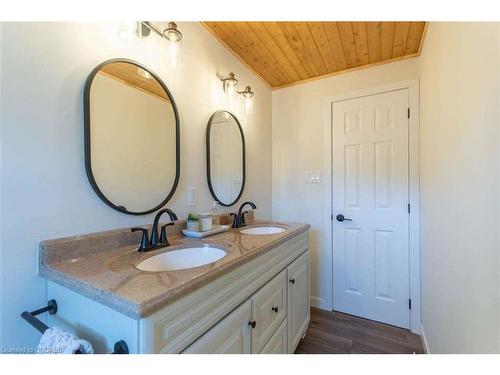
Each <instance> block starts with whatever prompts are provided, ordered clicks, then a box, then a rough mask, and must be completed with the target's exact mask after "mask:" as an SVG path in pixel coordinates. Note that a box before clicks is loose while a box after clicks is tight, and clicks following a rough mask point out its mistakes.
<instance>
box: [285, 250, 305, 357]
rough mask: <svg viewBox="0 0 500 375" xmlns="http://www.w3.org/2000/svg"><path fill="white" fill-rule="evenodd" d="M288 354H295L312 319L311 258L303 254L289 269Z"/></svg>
mask: <svg viewBox="0 0 500 375" xmlns="http://www.w3.org/2000/svg"><path fill="white" fill-rule="evenodd" d="M287 279H288V301H287V304H288V353H293V352H294V351H295V349H296V348H297V345H298V343H299V341H300V339H301V338H302V336H303V335H304V334H305V332H306V329H307V325H308V324H309V318H310V305H309V256H308V253H307V252H306V253H304V254H302V255H301V256H300V257H298V258H297V259H295V260H294V261H293V262H292V263H291V264H290V265H289V266H288V267H287Z"/></svg>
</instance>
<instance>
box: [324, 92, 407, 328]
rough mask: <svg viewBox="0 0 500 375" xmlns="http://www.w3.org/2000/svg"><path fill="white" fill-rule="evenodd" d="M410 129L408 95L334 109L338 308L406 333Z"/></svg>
mask: <svg viewBox="0 0 500 375" xmlns="http://www.w3.org/2000/svg"><path fill="white" fill-rule="evenodd" d="M408 125H409V120H408V90H407V89H404V90H398V91H392V92H387V93H383V94H377V95H371V96H366V97H361V98H356V99H350V100H345V101H340V102H335V103H333V145H334V146H333V147H334V148H333V171H332V173H333V174H332V175H333V197H332V198H333V308H334V310H336V311H341V312H345V313H348V314H352V315H357V316H361V317H364V318H368V319H372V320H376V321H380V322H384V323H388V324H392V325H396V326H400V327H405V328H408V327H409V317H410V314H409V313H410V311H409V244H408V240H409V237H408V236H409V229H408V223H409V218H408V207H409V206H408V202H409V201H408ZM338 215H343V216H344V218H345V219H344V220H343V221H342V217H340V216H338Z"/></svg>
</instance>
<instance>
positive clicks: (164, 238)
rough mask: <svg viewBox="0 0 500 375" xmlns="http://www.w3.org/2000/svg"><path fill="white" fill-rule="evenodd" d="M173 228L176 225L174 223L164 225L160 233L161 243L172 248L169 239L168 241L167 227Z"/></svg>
mask: <svg viewBox="0 0 500 375" xmlns="http://www.w3.org/2000/svg"><path fill="white" fill-rule="evenodd" d="M171 225H172V226H173V225H174V222H170V223H167V224H163V225H162V226H161V232H160V243H164V244H166V245H167V246H170V244H169V243H168V239H167V227H168V226H171Z"/></svg>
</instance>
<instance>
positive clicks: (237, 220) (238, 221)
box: [230, 201, 257, 228]
mask: <svg viewBox="0 0 500 375" xmlns="http://www.w3.org/2000/svg"><path fill="white" fill-rule="evenodd" d="M246 205H249V206H251V207H252V208H253V209H254V210H255V209H257V206H256V205H255V204H254V203H253V202H250V201H248V202H244V203H243V204H242V205H241V206H240V209H239V210H238V213H237V214H235V213H231V214H230V215H231V216H234V219H233V225H232V227H233V228H241V227H244V226H245V225H247V224H246V223H245V214H246V213H247V212H248V211H243V207H245V206H246Z"/></svg>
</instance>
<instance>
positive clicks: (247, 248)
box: [39, 221, 310, 353]
mask: <svg viewBox="0 0 500 375" xmlns="http://www.w3.org/2000/svg"><path fill="white" fill-rule="evenodd" d="M184 226H185V222H183V221H180V222H176V224H175V226H173V227H169V228H168V230H169V232H170V233H169V239H170V243H171V246H169V247H166V248H163V249H158V250H155V251H152V252H149V253H140V252H138V251H137V246H138V243H139V239H140V236H139V234H138V233H130V229H129V228H126V229H123V230H115V231H109V232H102V233H96V234H90V235H85V236H77V237H70V238H63V239H57V240H49V241H43V242H42V243H41V245H40V264H39V273H40V275H41V276H43V277H45V278H46V279H47V280H48V297H49V299H52V298H53V299H55V300H56V301H57V303H58V306H59V309H58V312H57V314H56V315H50V316H49V321H48V324H49V325H57V326H60V327H62V328H65V329H68V330H70V331H72V332H74V333H76V334H77V335H78V336H80V337H82V338H85V339H87V340H89V341H90V342H91V343H92V344H93V346H94V350H95V351H96V352H97V353H106V352H109V351H111V350H112V345H113V343H114V342H116V341H117V340H125V341H126V342H127V344H128V346H129V350H130V352H131V353H293V352H294V351H295V349H296V347H297V345H298V343H299V341H300V339H301V338H302V337H303V336H304V334H305V332H306V329H307V326H308V323H309V318H310V304H309V298H310V295H309V294H310V293H309V277H310V266H309V240H308V229H309V226H308V225H305V224H289V223H286V224H285V223H269V222H267V223H264V222H260V223H254V224H252V225H249V226H247V227H244V228H240V229H231V230H229V231H227V232H224V233H220V234H217V235H214V236H211V237H208V238H203V239H191V238H187V237H183V236H182V234H181V230H182V228H183V227H184ZM270 226H272V227H273V228H282V229H283V231H282V232H280V233H271V234H268V233H267V232H266V229H262V228H266V227H270ZM252 228H261V229H252ZM242 229H243V230H245V229H250V230H249V231H248V230H247V231H246V233H244V232H243V231H242ZM271 232H272V231H271ZM262 233H264V234H262ZM204 246H210V247H211V248H217V249H220V250H223V251H224V252H225V253H226V255H225V256H223V257H222V258H220V259H219V260H216V261H215V262H212V263H209V264H206V265H203V266H198V267H194V268H186V269H180V270H175V271H159V272H147V271H141V270H140V269H138V268H137V265H138V264H139V263H141V262H143V261H144V260H146V259H149V258H151V257H154V256H157V255H158V254H162V253H165V252H171V251H176V250H179V249H185V248H203V247H204ZM201 251H202V250H201Z"/></svg>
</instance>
